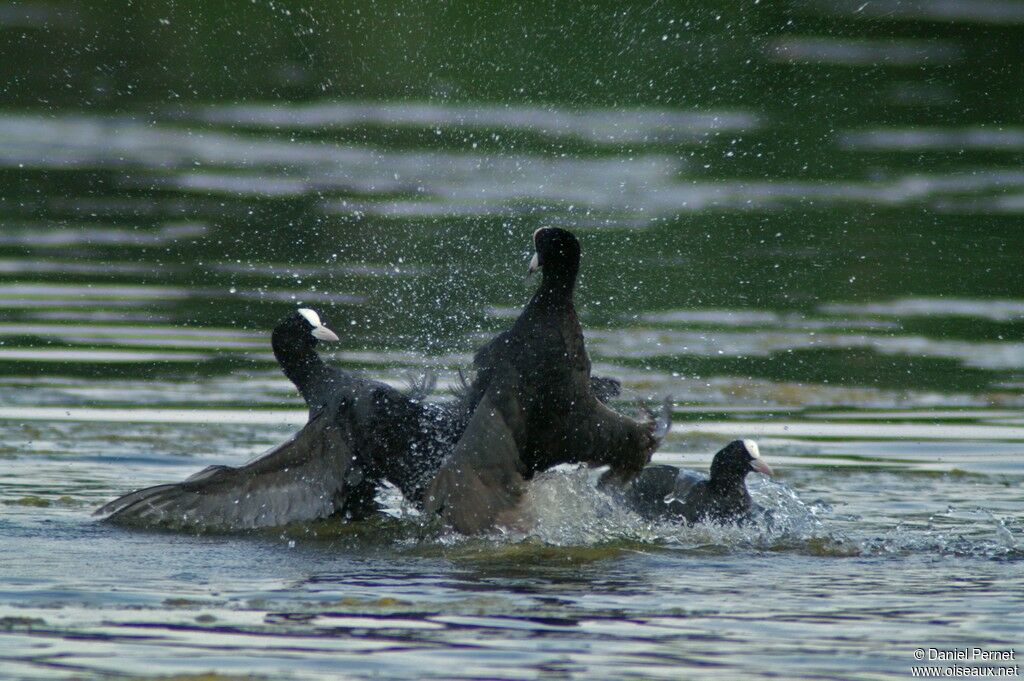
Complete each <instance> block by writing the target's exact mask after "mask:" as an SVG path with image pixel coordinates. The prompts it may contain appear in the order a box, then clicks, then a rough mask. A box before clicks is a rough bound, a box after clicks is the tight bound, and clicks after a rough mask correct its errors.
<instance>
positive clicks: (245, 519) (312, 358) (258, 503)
mask: <svg viewBox="0 0 1024 681" xmlns="http://www.w3.org/2000/svg"><path fill="white" fill-rule="evenodd" d="M337 339H338V338H337V335H335V334H334V333H333V332H332V331H330V330H329V329H327V327H326V326H324V325H323V324H322V323H321V321H320V318H319V316H318V315H317V314H316V313H315V312H313V311H312V310H307V309H302V310H298V311H297V312H295V313H293V314H292V315H290V316H289V317H287V318H286V319H284V320H282V321H281V322H280V323H279V324H278V325H277V327H275V329H274V332H273V334H272V341H271V344H272V346H273V349H274V355H275V356H276V357H277V359H278V362H279V363H280V364H281V368H282V370H283V371H284V373H285V375H286V376H287V377H288V378H289V379H290V380H291V381H292V382H293V383H294V384H295V386H296V387H297V388H298V390H299V392H300V393H301V394H302V396H303V398H304V399H305V401H306V403H307V405H308V406H309V413H310V420H309V422H308V423H307V424H306V425H305V426H304V427H303V428H302V429H301V430H300V431H299V433H297V434H296V435H295V436H294V437H293V438H292V439H290V440H289V441H288V442H286V443H284V444H283V445H281V446H279V447H277V448H275V449H273V450H271V451H270V452H268V453H267V454H266V455H264V456H263V457H261V458H259V459H257V460H256V461H254V462H252V463H251V464H248V465H246V466H242V467H239V468H233V467H229V466H213V467H210V468H208V469H206V470H204V471H202V472H200V473H199V474H197V475H195V476H192V477H191V478H189V479H187V480H185V481H184V482H181V483H176V484H169V485H160V486H157V487H152V488H148V489H145V490H139V491H136V492H133V493H131V494H128V495H125V496H123V497H121V498H119V499H116V500H114V501H113V502H111V503H109V504H107V505H106V506H104V507H102V508H101V509H99V511H97V514H99V515H106V516H107V519H108V520H110V521H111V522H116V523H120V524H126V525H145V526H163V527H177V528H188V529H201V530H217V531H226V530H242V529H253V528H257V527H271V526H275V525H282V524H287V523H290V522H301V521H307V520H315V519H318V518H325V517H329V516H344V517H348V518H351V519H358V518H362V517H365V516H367V515H368V514H370V513H372V512H374V511H375V510H376V504H375V501H374V497H375V495H376V491H377V488H378V486H379V485H380V483H381V481H382V480H388V481H389V482H391V483H392V484H394V485H396V486H397V487H398V488H399V489H400V490H401V491H402V493H403V494H404V495H405V497H406V498H407V499H409V500H410V501H411V502H413V503H414V504H421V503H422V499H423V496H424V490H425V489H426V486H427V485H428V484H429V483H430V481H431V480H432V479H433V477H434V475H435V474H436V472H437V469H438V467H439V466H440V464H441V461H442V460H443V458H444V456H445V455H446V454H447V453H448V452H450V451H451V449H452V447H453V446H454V444H455V442H456V440H457V439H458V436H459V435H460V434H461V432H462V429H463V427H464V423H465V418H466V417H465V416H461V417H460V409H462V406H461V405H462V403H461V402H457V401H455V402H449V403H447V404H435V403H428V402H424V401H423V400H421V399H419V398H418V397H417V396H415V395H408V394H405V393H403V392H402V391H400V390H398V389H396V388H393V387H391V386H389V385H387V384H386V383H383V382H380V381H374V380H370V379H367V378H364V377H361V376H358V375H356V374H354V373H352V372H349V371H345V370H343V369H340V368H338V367H332V366H328V365H327V364H326V363H324V362H323V360H322V359H321V358H320V356H319V354H318V353H317V351H316V345H317V342H318V341H319V340H337ZM463 411H464V410H463Z"/></svg>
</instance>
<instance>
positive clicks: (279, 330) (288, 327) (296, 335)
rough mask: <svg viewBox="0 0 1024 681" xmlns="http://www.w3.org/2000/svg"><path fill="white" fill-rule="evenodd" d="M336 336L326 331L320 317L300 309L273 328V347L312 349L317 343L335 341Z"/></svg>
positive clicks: (307, 310)
mask: <svg viewBox="0 0 1024 681" xmlns="http://www.w3.org/2000/svg"><path fill="white" fill-rule="evenodd" d="M336 340H338V334H336V333H334V332H333V331H331V330H330V329H328V328H327V327H326V326H325V325H324V323H323V321H321V319H320V315H318V314H317V313H316V311H315V310H310V309H309V308H308V307H301V308H299V309H298V310H296V311H295V312H293V313H292V314H290V315H288V316H287V317H285V318H284V319H283V320H281V323H280V324H278V325H277V326H276V327H274V337H273V341H274V345H282V346H283V345H288V346H308V347H313V346H315V345H316V344H317V341H336Z"/></svg>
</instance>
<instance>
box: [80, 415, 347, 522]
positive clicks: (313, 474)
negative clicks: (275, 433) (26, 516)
mask: <svg viewBox="0 0 1024 681" xmlns="http://www.w3.org/2000/svg"><path fill="white" fill-rule="evenodd" d="M344 408H345V405H335V407H334V409H332V408H330V407H325V408H323V409H321V411H320V413H319V414H318V415H317V416H316V417H314V418H313V419H312V420H311V421H310V422H309V423H308V424H306V426H305V427H304V428H303V429H302V430H300V431H299V432H298V433H297V434H296V435H295V436H294V437H292V438H291V439H290V440H288V441H287V442H285V443H283V444H281V445H278V446H277V447H275V448H274V449H272V450H270V451H269V452H267V453H266V454H264V455H263V456H261V457H260V458H259V459H257V460H255V461H253V462H252V463H249V464H246V465H245V466H240V467H238V468H235V467H232V466H210V467H208V468H205V469H203V470H202V471H200V472H199V473H196V474H195V475H193V476H192V477H190V478H188V479H186V480H185V481H183V482H180V483H174V484H168V485H157V486H155V487H148V488H146V489H142V490H138V491H136V492H132V493H131V494H126V495H124V496H123V497H120V498H118V499H115V500H114V501H112V502H110V503H109V504H107V505H105V506H103V507H102V508H100V509H99V510H98V511H96V514H97V515H105V516H107V519H108V520H110V521H112V522H116V523H118V524H123V525H133V526H145V527H163V528H167V529H180V530H196V531H219V532H229V531H239V530H252V529H257V528H261V527H274V526H277V525H285V524H287V523H290V522H296V521H304V520H317V519H320V518H327V517H330V516H332V515H334V514H336V513H337V512H338V511H339V509H342V508H344V507H345V505H346V502H347V490H348V489H349V488H350V487H351V486H352V485H353V483H358V482H359V478H361V476H362V473H361V471H360V469H359V467H358V465H356V457H355V456H354V454H353V452H352V449H351V446H350V442H351V433H349V432H347V429H346V428H345V427H344V426H343V425H342V424H341V423H340V422H339V420H338V419H336V418H334V416H335V413H336V411H343V410H344Z"/></svg>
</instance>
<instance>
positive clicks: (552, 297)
mask: <svg viewBox="0 0 1024 681" xmlns="http://www.w3.org/2000/svg"><path fill="white" fill-rule="evenodd" d="M576 272H577V268H575V267H568V266H563V267H560V268H557V269H556V268H552V269H551V270H545V271H544V279H543V280H542V281H541V283H540V288H538V289H537V292H536V293H535V294H534V295H533V301H534V303H535V304H537V305H544V306H549V307H572V294H573V291H574V289H575V288H576Z"/></svg>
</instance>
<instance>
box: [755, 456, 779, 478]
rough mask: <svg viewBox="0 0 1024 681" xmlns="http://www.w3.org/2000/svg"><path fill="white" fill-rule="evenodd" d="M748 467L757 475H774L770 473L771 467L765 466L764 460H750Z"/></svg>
mask: <svg viewBox="0 0 1024 681" xmlns="http://www.w3.org/2000/svg"><path fill="white" fill-rule="evenodd" d="M750 467H751V468H753V469H754V470H755V471H757V472H758V473H764V474H765V475H767V476H769V477H770V476H772V475H775V473H773V472H772V467H771V466H769V465H768V464H766V463H765V462H764V459H752V460H751V461H750Z"/></svg>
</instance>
